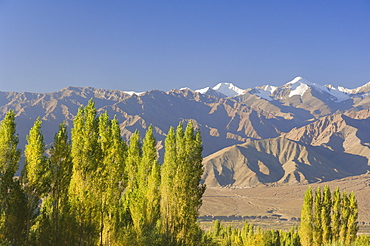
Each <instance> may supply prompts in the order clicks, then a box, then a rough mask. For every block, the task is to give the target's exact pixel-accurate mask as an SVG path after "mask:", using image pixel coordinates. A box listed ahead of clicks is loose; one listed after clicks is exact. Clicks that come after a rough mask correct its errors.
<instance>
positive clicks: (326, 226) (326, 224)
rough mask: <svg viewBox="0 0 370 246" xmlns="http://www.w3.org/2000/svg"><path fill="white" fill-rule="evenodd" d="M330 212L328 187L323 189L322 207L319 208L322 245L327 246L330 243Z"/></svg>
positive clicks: (330, 202) (330, 204) (330, 203)
mask: <svg viewBox="0 0 370 246" xmlns="http://www.w3.org/2000/svg"><path fill="white" fill-rule="evenodd" d="M331 210H332V201H331V192H330V188H329V186H327V185H326V186H325V187H324V192H323V199H322V207H321V228H322V243H323V244H327V243H329V242H330V241H331V236H332V232H331V221H330V215H331Z"/></svg>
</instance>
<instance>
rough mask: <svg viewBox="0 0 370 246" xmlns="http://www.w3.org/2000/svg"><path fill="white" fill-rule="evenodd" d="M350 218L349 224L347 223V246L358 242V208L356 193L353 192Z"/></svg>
mask: <svg viewBox="0 0 370 246" xmlns="http://www.w3.org/2000/svg"><path fill="white" fill-rule="evenodd" d="M348 199H349V205H348V208H349V216H348V222H347V235H346V239H345V243H346V244H347V245H350V244H351V243H353V242H354V241H355V240H356V235H357V232H358V223H357V218H358V208H357V201H356V198H355V193H354V192H353V191H352V192H351V193H350V194H349V197H348Z"/></svg>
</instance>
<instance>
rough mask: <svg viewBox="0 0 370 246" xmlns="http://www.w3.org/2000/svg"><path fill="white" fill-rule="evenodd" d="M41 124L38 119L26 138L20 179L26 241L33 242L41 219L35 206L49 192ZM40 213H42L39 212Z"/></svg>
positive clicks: (47, 167)
mask: <svg viewBox="0 0 370 246" xmlns="http://www.w3.org/2000/svg"><path fill="white" fill-rule="evenodd" d="M41 124H42V121H41V120H40V117H39V118H37V120H36V121H35V123H34V125H33V127H32V128H31V130H30V132H29V135H28V136H27V144H26V147H25V150H24V155H25V166H24V173H23V174H22V176H23V177H22V179H23V183H24V186H25V190H26V193H27V199H28V215H27V238H28V240H30V239H31V238H30V237H32V239H34V240H36V239H37V238H38V237H39V235H38V233H39V232H40V230H39V228H40V224H39V223H40V220H41V219H42V217H37V213H38V210H37V206H38V202H39V200H40V199H41V198H45V197H46V195H47V194H48V193H49V192H50V172H49V170H50V162H49V160H48V159H47V157H46V155H45V144H44V137H43V135H42V132H41ZM41 212H44V211H43V210H41ZM42 215H43V216H45V214H44V213H42ZM36 222H37V223H36ZM35 223H36V224H35ZM30 233H31V234H30Z"/></svg>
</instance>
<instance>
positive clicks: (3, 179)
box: [0, 110, 27, 245]
mask: <svg viewBox="0 0 370 246" xmlns="http://www.w3.org/2000/svg"><path fill="white" fill-rule="evenodd" d="M18 143H19V140H18V135H17V133H16V123H15V113H14V111H13V110H9V111H8V112H7V113H6V115H5V117H4V119H3V120H2V121H1V123H0V223H1V224H0V233H1V234H2V235H3V237H4V238H3V240H8V241H9V242H10V243H11V244H14V245H21V244H23V243H24V232H25V229H26V217H27V215H26V214H25V212H26V211H27V207H26V205H27V201H26V197H25V195H24V193H23V191H22V189H21V187H20V184H19V181H18V180H15V179H14V175H15V173H16V171H17V170H18V164H19V161H20V157H21V151H20V150H19V149H18Z"/></svg>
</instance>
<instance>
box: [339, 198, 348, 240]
mask: <svg viewBox="0 0 370 246" xmlns="http://www.w3.org/2000/svg"><path fill="white" fill-rule="evenodd" d="M341 211H342V213H341V226H340V231H339V239H340V241H342V242H345V241H346V237H347V232H348V218H349V216H350V213H351V211H350V208H349V199H348V195H347V192H346V191H343V194H342V209H341Z"/></svg>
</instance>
